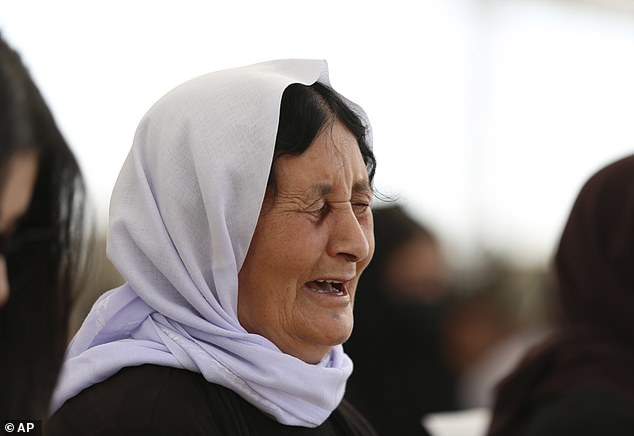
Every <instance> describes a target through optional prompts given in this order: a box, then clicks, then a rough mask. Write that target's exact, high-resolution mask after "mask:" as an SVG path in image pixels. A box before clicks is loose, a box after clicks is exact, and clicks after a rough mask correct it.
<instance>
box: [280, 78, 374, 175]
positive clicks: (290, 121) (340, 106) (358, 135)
mask: <svg viewBox="0 0 634 436" xmlns="http://www.w3.org/2000/svg"><path fill="white" fill-rule="evenodd" d="M336 120H339V121H340V122H341V123H342V124H343V125H344V126H346V128H347V129H348V130H349V131H350V133H352V135H353V136H354V137H355V139H356V140H357V143H358V144H359V150H360V151H361V156H362V157H363V162H364V163H365V165H366V168H367V169H368V176H369V179H370V183H372V180H373V179H374V171H375V168H376V159H375V158H374V153H373V152H372V149H371V148H370V145H369V144H368V140H367V135H368V126H366V125H365V124H364V122H363V121H362V119H361V117H360V116H359V115H358V114H356V113H355V112H354V111H353V109H352V108H351V107H350V106H349V104H348V103H347V102H346V100H345V99H344V98H343V97H342V96H341V95H339V94H338V93H337V92H336V91H334V90H333V89H332V88H330V87H328V86H326V85H324V84H323V83H319V82H316V83H314V84H312V85H302V84H299V83H294V84H292V85H290V86H288V87H287V88H286V89H285V90H284V93H283V94H282V102H281V104H280V118H279V124H278V128H277V137H276V138H275V151H274V155H273V166H272V169H271V174H270V176H269V186H275V162H276V161H277V159H278V158H279V157H280V156H284V155H300V154H302V153H304V152H305V151H306V150H307V149H308V147H309V146H310V144H311V143H312V142H313V140H314V139H315V138H316V137H317V136H318V135H319V133H320V132H321V131H322V130H323V129H324V128H326V127H327V126H330V125H332V124H333V123H334V122H335V121H336Z"/></svg>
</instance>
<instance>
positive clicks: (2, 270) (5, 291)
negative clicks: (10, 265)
mask: <svg viewBox="0 0 634 436" xmlns="http://www.w3.org/2000/svg"><path fill="white" fill-rule="evenodd" d="M8 300H9V276H8V275H7V262H6V261H5V260H4V256H2V255H0V307H2V306H4V305H5V304H6V302H7V301H8Z"/></svg>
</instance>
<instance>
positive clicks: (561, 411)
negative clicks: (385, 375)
mask: <svg viewBox="0 0 634 436" xmlns="http://www.w3.org/2000/svg"><path fill="white" fill-rule="evenodd" d="M633 223H634V156H628V157H626V158H623V159H621V160H618V161H616V162H613V163H611V164H609V165H607V166H606V167H604V168H602V169H601V170H599V171H598V172H597V173H595V174H594V175H593V176H592V177H590V179H589V180H588V181H587V182H586V184H585V185H584V186H583V188H582V189H581V191H580V193H579V195H578V197H577V199H576V201H575V203H574V205H573V207H572V210H571V212H570V216H569V217H568V221H567V223H566V226H565V228H564V231H563V233H562V236H561V240H560V242H559V247H558V249H557V252H556V255H555V258H554V273H555V279H556V283H557V292H558V296H559V312H560V320H559V323H558V326H557V328H556V330H555V331H554V333H553V334H552V335H551V336H549V337H548V338H547V339H546V340H545V341H543V342H542V343H540V344H539V345H537V346H536V347H534V348H533V349H531V350H530V351H529V352H528V353H527V354H526V355H525V357H524V359H523V360H522V361H521V362H520V364H519V365H518V366H517V367H516V369H515V370H514V372H513V373H511V375H509V376H508V377H507V378H506V379H505V380H503V381H502V383H501V384H500V385H499V387H498V390H497V397H496V400H495V406H494V409H493V419H492V423H491V426H490V429H489V432H488V434H489V435H490V436H497V435H504V436H513V435H522V436H533V435H535V436H536V435H539V436H549V435H557V436H562V435H563V436H565V435H575V436H580V435H581V436H583V435H607V436H619V435H632V434H634V413H632V411H633V410H634V371H633V370H632V368H634V325H633V323H632V319H634V317H633V316H632V314H634V267H633V265H634V225H633Z"/></svg>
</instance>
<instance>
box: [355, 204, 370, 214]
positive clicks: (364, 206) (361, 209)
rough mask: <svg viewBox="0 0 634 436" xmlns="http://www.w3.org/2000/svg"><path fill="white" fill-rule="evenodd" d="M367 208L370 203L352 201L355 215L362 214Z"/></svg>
mask: <svg viewBox="0 0 634 436" xmlns="http://www.w3.org/2000/svg"><path fill="white" fill-rule="evenodd" d="M369 208H370V203H365V202H357V203H352V209H353V210H354V213H355V214H357V215H359V214H362V213H363V212H365V211H367V210H368V209H369Z"/></svg>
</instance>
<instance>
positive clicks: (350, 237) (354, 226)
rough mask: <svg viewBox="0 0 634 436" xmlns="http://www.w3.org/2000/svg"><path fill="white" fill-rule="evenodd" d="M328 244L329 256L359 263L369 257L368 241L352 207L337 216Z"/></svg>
mask: <svg viewBox="0 0 634 436" xmlns="http://www.w3.org/2000/svg"><path fill="white" fill-rule="evenodd" d="M336 215H337V216H338V219H337V220H336V221H335V223H334V226H333V229H332V235H331V239H330V244H329V251H330V253H329V254H330V255H331V256H344V257H345V258H346V259H348V260H349V261H351V262H359V261H362V260H364V259H365V258H367V257H368V256H369V255H370V241H368V235H367V234H366V232H365V230H364V228H363V227H362V225H361V223H360V222H359V219H358V218H357V216H356V215H355V213H354V210H353V209H352V207H349V208H348V209H347V210H345V211H344V210H341V211H339V212H338V213H337V214H336Z"/></svg>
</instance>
